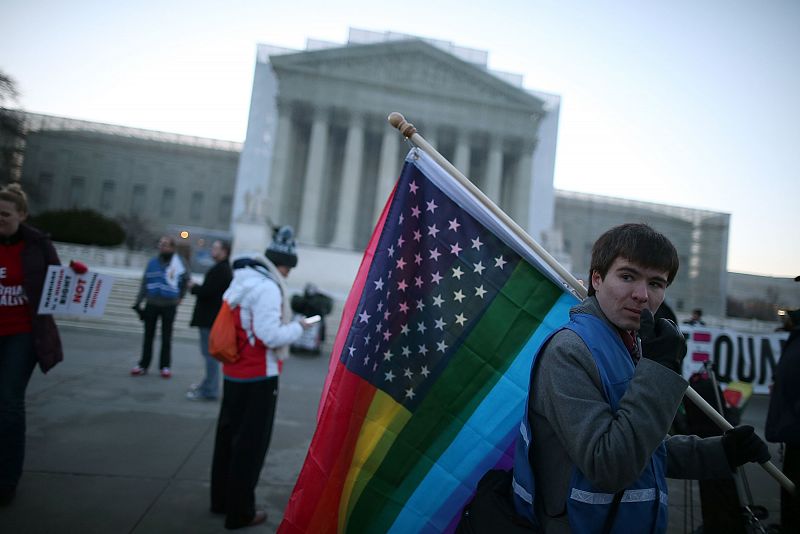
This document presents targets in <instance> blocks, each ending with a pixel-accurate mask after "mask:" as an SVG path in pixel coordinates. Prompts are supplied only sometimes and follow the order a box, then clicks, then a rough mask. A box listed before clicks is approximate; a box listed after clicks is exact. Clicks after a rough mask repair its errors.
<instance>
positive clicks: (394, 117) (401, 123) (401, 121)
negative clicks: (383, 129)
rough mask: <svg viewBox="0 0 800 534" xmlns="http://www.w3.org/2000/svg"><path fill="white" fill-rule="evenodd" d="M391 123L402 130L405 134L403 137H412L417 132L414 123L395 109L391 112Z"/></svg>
mask: <svg viewBox="0 0 800 534" xmlns="http://www.w3.org/2000/svg"><path fill="white" fill-rule="evenodd" d="M389 124H391V125H392V126H394V127H395V128H397V129H398V130H400V133H401V134H403V137H409V138H410V137H411V136H412V135H414V134H415V133H417V129H416V128H414V125H413V124H411V123H410V122H408V121H407V120H406V118H405V117H403V115H402V114H400V113H398V112H396V111H393V112H391V113H390V114H389Z"/></svg>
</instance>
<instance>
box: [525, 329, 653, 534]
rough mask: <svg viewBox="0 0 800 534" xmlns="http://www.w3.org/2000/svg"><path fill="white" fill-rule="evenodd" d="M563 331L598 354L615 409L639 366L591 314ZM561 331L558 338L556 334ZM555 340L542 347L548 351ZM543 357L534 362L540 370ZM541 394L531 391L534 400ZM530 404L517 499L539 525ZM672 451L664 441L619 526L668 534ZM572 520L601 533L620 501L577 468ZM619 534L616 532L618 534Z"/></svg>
mask: <svg viewBox="0 0 800 534" xmlns="http://www.w3.org/2000/svg"><path fill="white" fill-rule="evenodd" d="M562 329H569V330H572V331H573V332H575V333H576V334H577V335H578V336H580V338H581V339H582V340H583V341H584V343H586V346H587V347H588V348H589V350H590V351H591V353H592V357H593V358H594V360H595V362H596V364H597V368H598V371H599V373H600V379H601V381H602V383H603V390H604V393H605V396H606V399H607V400H608V403H609V405H610V406H611V408H612V410H614V411H616V410H617V409H618V407H619V402H620V400H621V398H622V396H623V395H624V393H625V391H626V390H627V388H628V383H629V381H630V379H631V378H632V376H633V372H634V365H633V362H632V360H631V358H630V354H629V353H628V351H627V349H626V348H625V346H624V344H623V343H622V339H621V338H620V336H619V334H618V333H617V332H615V331H614V330H612V329H611V328H610V327H609V325H608V324H606V323H605V322H604V321H603V320H602V319H600V318H598V317H595V316H593V315H588V314H573V315H572V316H571V318H570V322H569V323H568V324H567V325H566V326H564V327H563V328H562ZM554 334H555V332H554V333H553V334H551V336H552V335H554ZM548 341H549V338H548V339H547V340H545V342H544V343H542V347H546V346H547V342H548ZM538 356H539V354H538V353H537V354H536V355H535V356H534V358H533V363H532V367H531V369H533V366H534V365H536V358H537V357H538ZM531 393H534V394H535V392H529V395H530V394H531ZM527 409H528V402H526V403H525V410H526V411H525V414H524V416H523V418H522V424H521V425H520V436H519V437H518V439H517V443H516V449H515V455H514V479H513V483H512V486H513V496H514V508H515V510H516V511H517V513H518V514H520V515H521V516H523V517H525V518H526V519H528V520H529V521H531V522H532V523H533V524H534V525H537V526H538V525H539V523H538V521H537V520H536V517H535V513H534V506H533V502H534V500H535V495H536V493H535V488H536V484H535V480H534V475H533V469H532V467H531V465H530V462H529V458H530V456H529V454H530V447H531V443H530V441H531V436H532V435H531V432H530V428H529V427H528V425H529V422H528V413H527ZM665 472H666V447H665V446H664V443H663V442H662V443H661V444H660V445H659V447H658V448H657V449H656V451H655V452H654V453H653V456H652V457H651V459H650V461H649V463H648V465H647V466H646V467H645V469H644V471H643V472H642V475H641V476H640V477H639V478H638V479H637V480H636V481H635V482H634V483H633V484H631V485H630V486H629V487H628V488H627V489H626V490H625V492H624V493H623V496H622V499H621V501H620V506H619V508H618V510H617V515H616V520H615V523H614V524H615V525H616V526H619V527H626V529H627V530H629V531H631V532H663V531H665V530H666V526H667V500H668V497H667V482H666V477H665ZM568 491H569V493H568V497H569V498H568V499H567V503H566V506H567V518H568V520H569V523H570V528H571V529H572V531H573V532H596V531H597V532H599V530H600V529H602V527H603V524H604V521H605V518H606V516H607V515H608V513H609V511H610V509H611V503H612V502H613V500H614V494H613V493H605V492H600V491H597V490H596V489H595V488H594V486H593V485H592V483H591V482H590V481H589V480H588V479H587V478H586V477H585V476H584V475H583V473H581V472H580V470H579V469H578V468H577V467H576V468H575V469H574V470H573V474H572V477H571V479H570V488H569V490H568ZM612 530H613V529H612Z"/></svg>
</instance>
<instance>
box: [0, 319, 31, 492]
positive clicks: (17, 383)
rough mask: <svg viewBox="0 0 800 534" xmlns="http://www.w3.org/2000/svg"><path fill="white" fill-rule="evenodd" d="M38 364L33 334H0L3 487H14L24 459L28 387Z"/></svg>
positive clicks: (0, 469)
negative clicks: (26, 394) (26, 392)
mask: <svg viewBox="0 0 800 534" xmlns="http://www.w3.org/2000/svg"><path fill="white" fill-rule="evenodd" d="M35 366H36V355H35V354H34V352H33V336H32V335H31V334H14V335H10V336H0V488H5V489H10V488H14V487H16V485H17V482H19V478H20V477H21V476H22V464H23V462H24V461H25V389H26V388H27V387H28V381H29V380H30V378H31V374H32V373H33V368H34V367H35Z"/></svg>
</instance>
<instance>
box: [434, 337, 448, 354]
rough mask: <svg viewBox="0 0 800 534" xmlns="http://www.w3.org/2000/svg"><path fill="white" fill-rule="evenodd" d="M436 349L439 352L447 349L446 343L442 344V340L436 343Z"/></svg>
mask: <svg viewBox="0 0 800 534" xmlns="http://www.w3.org/2000/svg"><path fill="white" fill-rule="evenodd" d="M436 350H438V351H440V352H445V351H446V350H447V345H445V344H444V340H442V341H439V342H438V343H436Z"/></svg>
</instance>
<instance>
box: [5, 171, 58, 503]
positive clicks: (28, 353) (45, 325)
mask: <svg viewBox="0 0 800 534" xmlns="http://www.w3.org/2000/svg"><path fill="white" fill-rule="evenodd" d="M27 217H28V201H27V198H26V196H25V193H24V192H23V191H22V188H21V187H20V186H19V185H18V184H11V185H8V186H6V187H3V188H2V189H0V505H4V504H8V503H10V502H11V501H12V500H13V498H14V496H15V495H16V488H17V483H18V482H19V479H20V476H21V475H22V464H23V460H24V458H25V389H26V388H27V387H28V381H29V380H30V378H31V374H32V373H33V368H34V367H35V366H36V363H37V362H38V363H39V367H40V368H41V370H42V372H45V373H46V372H47V371H49V370H50V369H51V368H52V367H53V366H54V365H56V364H57V363H58V362H60V361H61V359H62V357H63V355H62V351H61V340H60V338H59V336H58V330H57V328H56V324H55V321H53V316H52V315H38V314H37V313H36V310H37V309H38V308H39V299H40V298H41V296H42V286H43V284H44V278H45V275H46V274H47V267H48V266H49V265H59V264H60V261H59V259H58V254H56V251H55V249H54V248H53V244H52V242H51V241H50V239H49V238H48V237H47V236H46V235H45V234H43V233H42V232H40V231H39V230H37V229H35V228H33V227H32V226H29V225H27V224H25V222H24V221H25V219H26V218H27Z"/></svg>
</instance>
